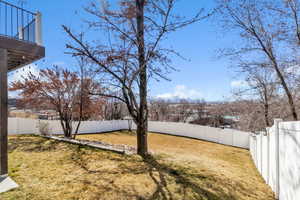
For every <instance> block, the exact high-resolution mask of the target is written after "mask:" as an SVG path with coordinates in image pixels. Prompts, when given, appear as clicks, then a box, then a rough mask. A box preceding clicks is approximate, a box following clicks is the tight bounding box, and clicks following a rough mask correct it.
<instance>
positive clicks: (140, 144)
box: [137, 121, 148, 157]
mask: <svg viewBox="0 0 300 200" xmlns="http://www.w3.org/2000/svg"><path fill="white" fill-rule="evenodd" d="M147 130H148V122H147V121H145V123H138V124H137V153H138V154H139V155H140V156H143V157H145V156H146V155H147V154H148V137H147Z"/></svg>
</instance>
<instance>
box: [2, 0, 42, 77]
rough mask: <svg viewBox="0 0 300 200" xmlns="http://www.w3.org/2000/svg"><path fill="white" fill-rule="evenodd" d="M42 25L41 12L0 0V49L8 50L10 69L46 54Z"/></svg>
mask: <svg viewBox="0 0 300 200" xmlns="http://www.w3.org/2000/svg"><path fill="white" fill-rule="evenodd" d="M41 27H42V22H41V13H39V12H37V13H33V12H31V11H27V10H25V9H23V8H20V7H18V6H15V5H12V4H10V3H8V2H5V1H3V0H0V49H6V50H7V54H8V70H9V71H12V70H14V69H17V68H20V67H22V66H25V65H28V64H30V63H32V62H34V61H36V60H39V59H41V58H43V57H44V56H45V48H44V47H43V46H42V45H43V44H42V28H41Z"/></svg>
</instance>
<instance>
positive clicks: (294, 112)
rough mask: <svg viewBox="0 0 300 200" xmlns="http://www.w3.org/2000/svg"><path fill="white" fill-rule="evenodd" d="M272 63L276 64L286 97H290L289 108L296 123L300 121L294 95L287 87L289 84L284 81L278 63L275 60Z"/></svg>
mask: <svg viewBox="0 0 300 200" xmlns="http://www.w3.org/2000/svg"><path fill="white" fill-rule="evenodd" d="M272 61H273V63H274V67H275V71H276V73H277V75H278V77H279V80H280V82H281V85H282V87H283V89H284V91H285V94H286V96H287V97H288V102H289V107H290V110H291V113H292V116H293V119H294V120H295V121H297V120H298V115H297V112H296V108H295V104H294V99H293V96H292V94H291V92H290V90H289V88H288V86H287V84H286V82H285V79H284V77H283V75H282V73H281V71H280V70H279V67H278V65H277V62H275V61H274V60H272Z"/></svg>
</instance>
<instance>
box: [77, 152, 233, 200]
mask: <svg viewBox="0 0 300 200" xmlns="http://www.w3.org/2000/svg"><path fill="white" fill-rule="evenodd" d="M82 155H83V154H82V152H81V150H80V147H79V148H78V150H77V151H75V152H74V153H73V155H72V157H73V158H72V160H73V161H74V162H75V163H76V165H77V166H80V167H81V168H82V169H83V170H85V171H86V172H87V173H90V174H95V175H97V174H99V176H101V179H103V180H104V181H105V182H107V183H109V185H110V186H109V188H108V191H111V190H112V188H113V190H114V191H116V192H117V193H118V194H121V195H122V196H126V197H132V198H134V199H140V200H173V199H179V198H180V199H182V200H190V199H206V200H235V199H236V197H234V196H233V195H231V194H228V193H226V192H225V191H223V190H222V189H221V188H216V187H213V186H212V185H211V187H208V186H206V188H204V187H201V186H200V185H201V184H199V182H202V183H203V182H210V183H211V182H213V181H218V180H217V179H216V180H212V179H213V178H212V177H207V176H205V175H202V174H199V173H190V172H189V171H188V170H187V169H185V168H180V167H178V166H175V165H174V166H172V165H171V164H166V163H163V162H158V160H157V159H156V158H155V157H153V156H148V157H146V158H145V159H143V160H142V162H140V164H138V165H133V166H132V165H129V164H122V165H119V167H118V169H117V171H114V170H91V169H89V167H88V162H89V161H88V160H86V159H85V158H83V156H82ZM108 159H110V158H108ZM126 159H130V158H124V159H123V161H125V160H126ZM128 162H130V161H128ZM120 174H122V175H124V174H134V175H136V174H148V175H149V177H150V178H151V179H152V181H153V183H154V184H155V190H154V192H153V193H152V194H151V195H148V196H147V197H145V196H139V195H138V194H137V193H136V194H133V193H132V192H128V191H127V190H126V189H124V188H120V186H117V185H114V182H115V180H116V179H117V178H119V175H120ZM104 175H113V176H109V178H108V179H107V180H106V178H104ZM89 184H94V183H92V181H89ZM174 185H175V186H174ZM94 186H95V185H94ZM95 187H97V186H95ZM101 187H103V185H102V186H101ZM141 187H142V186H141ZM208 188H209V189H211V191H215V192H211V191H209V190H208ZM131 191H135V188H132V189H131ZM175 193H177V194H175ZM178 196H180V197H178Z"/></svg>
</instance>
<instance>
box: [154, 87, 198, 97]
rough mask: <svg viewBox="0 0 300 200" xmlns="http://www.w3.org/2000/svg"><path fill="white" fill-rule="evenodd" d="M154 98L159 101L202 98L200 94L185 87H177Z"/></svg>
mask: <svg viewBox="0 0 300 200" xmlns="http://www.w3.org/2000/svg"><path fill="white" fill-rule="evenodd" d="M156 98H160V99H176V98H177V99H201V98H203V96H202V94H201V93H200V92H199V91H197V90H195V89H189V88H187V87H186V86H185V85H177V86H176V87H175V88H174V90H173V92H170V93H164V94H159V95H157V96H156Z"/></svg>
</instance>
